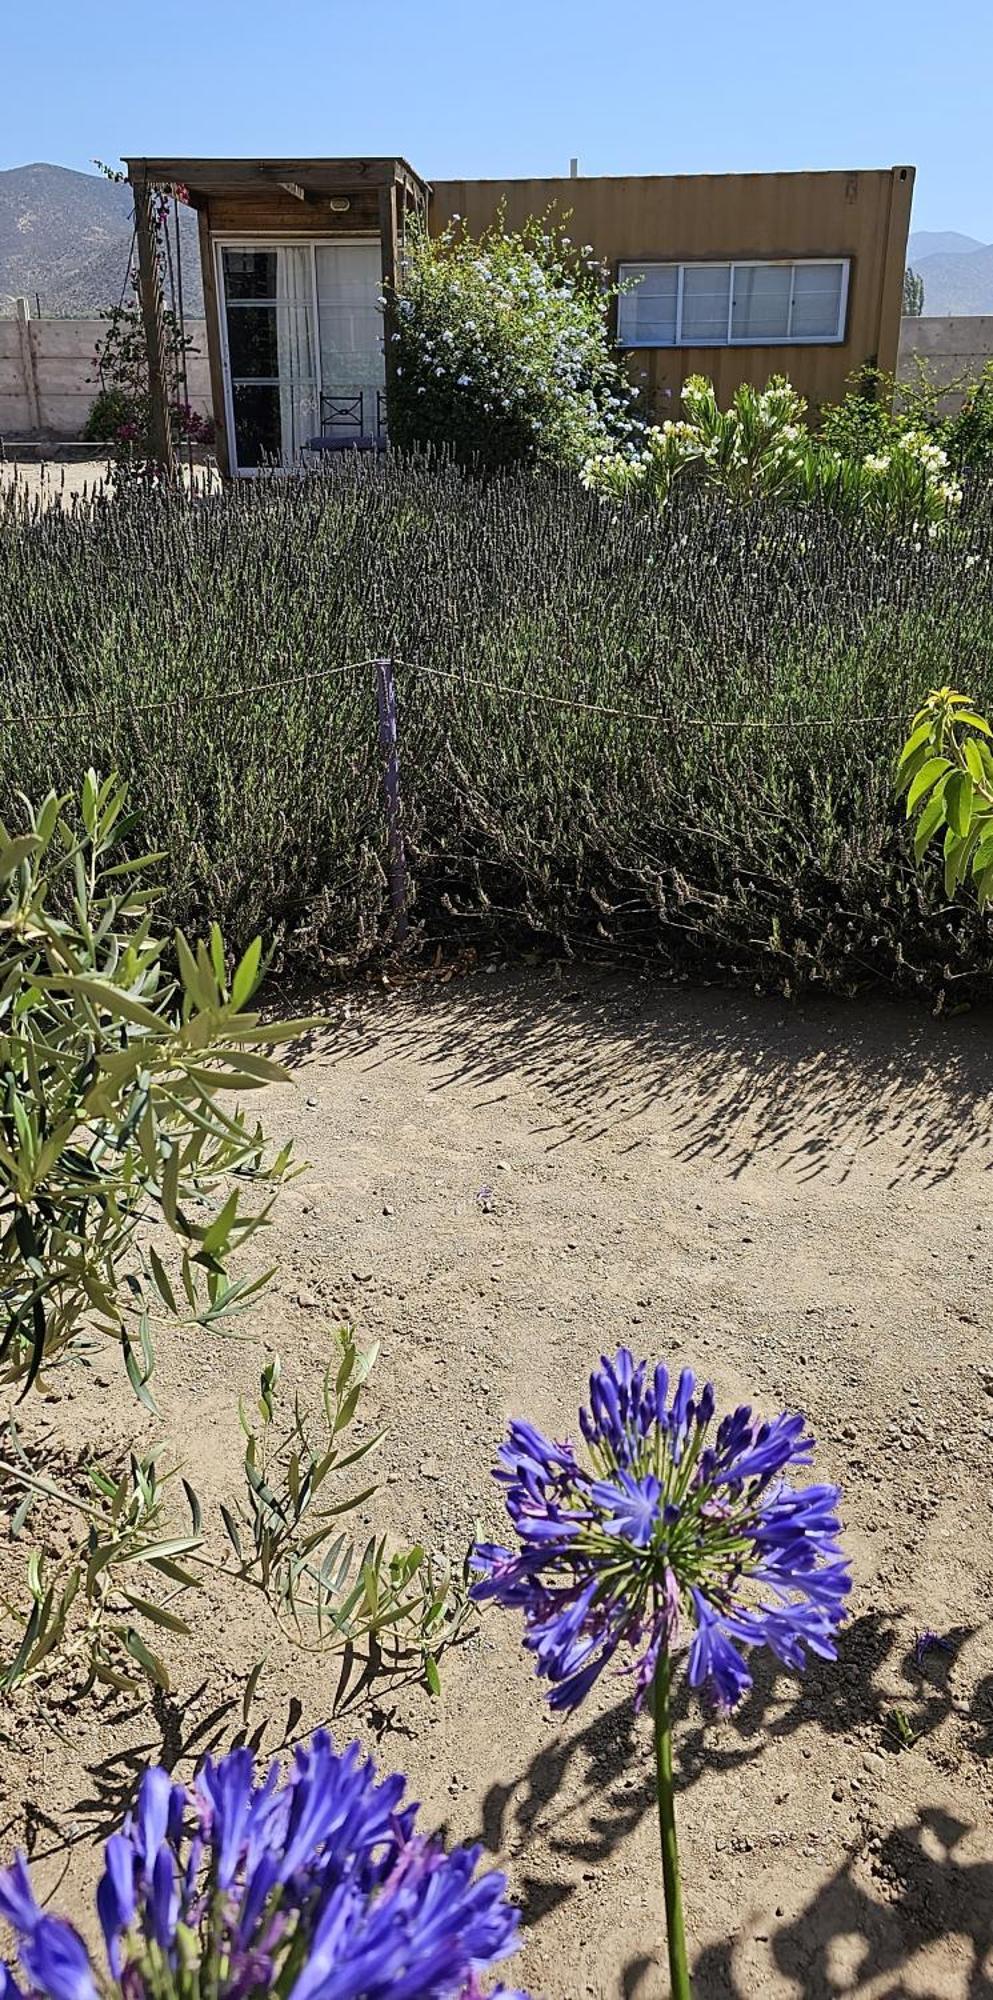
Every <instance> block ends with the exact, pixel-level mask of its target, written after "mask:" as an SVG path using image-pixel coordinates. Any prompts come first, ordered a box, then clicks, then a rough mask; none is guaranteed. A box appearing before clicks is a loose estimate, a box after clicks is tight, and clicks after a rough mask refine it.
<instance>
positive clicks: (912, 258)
mask: <svg viewBox="0 0 993 2000" xmlns="http://www.w3.org/2000/svg"><path fill="white" fill-rule="evenodd" d="M907 262H908V264H909V265H910V266H911V269H912V270H914V271H916V272H917V275H918V277H919V278H923V280H924V311H925V312H926V313H933V314H945V313H993V243H980V242H979V240H978V238H977V237H975V236H962V235H960V233H959V231H958V230H957V229H915V230H913V231H912V232H911V236H910V241H909V243H908V244H907Z"/></svg>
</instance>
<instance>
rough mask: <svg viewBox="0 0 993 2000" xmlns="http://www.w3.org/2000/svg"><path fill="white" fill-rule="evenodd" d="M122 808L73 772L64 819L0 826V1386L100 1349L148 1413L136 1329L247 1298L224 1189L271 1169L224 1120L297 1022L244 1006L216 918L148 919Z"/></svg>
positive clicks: (258, 1281) (241, 1128)
mask: <svg viewBox="0 0 993 2000" xmlns="http://www.w3.org/2000/svg"><path fill="white" fill-rule="evenodd" d="M126 803H127V795H126V788H125V786H124V785H123V784H121V783H120V782H119V781H118V780H117V778H116V777H114V776H111V777H109V778H105V779H104V780H103V781H102V782H101V781H100V780H99V779H98V778H97V777H96V776H95V774H94V773H93V772H92V771H90V772H88V773H87V776H86V779H85V781H84V783H83V787H82V793H81V797H80V801H79V808H78V815H77V813H73V812H70V811H69V810H68V799H67V798H66V797H65V796H60V795H58V794H57V793H55V792H50V793H49V794H48V796H47V798H45V799H44V800H43V801H42V803H41V805H40V806H38V807H37V808H36V807H34V806H31V805H30V804H28V803H27V802H25V807H24V822H25V829H26V830H25V831H24V832H21V833H17V834H12V833H10V832H9V831H8V829H7V828H6V827H5V826H3V825H2V824H0V891H2V893H4V894H5V897H6V902H5V905H4V906H2V907H0V1069H2V1095H0V1315H2V1317H0V1382H5V1383H7V1384H17V1385H19V1386H20V1387H21V1390H22V1393H23V1392H25V1391H27V1390H28V1389H30V1387H31V1386H32V1384H33V1383H35V1382H36V1381H37V1380H38V1378H39V1376H40V1374H41V1371H42V1369H43V1368H45V1369H49V1370H50V1369H51V1368H52V1367H53V1366H54V1365H55V1364H57V1363H59V1362H61V1361H64V1360H65V1359H66V1358H67V1356H68V1355H69V1353H70V1352H71V1351H73V1350H77V1351H79V1350H80V1348H81V1347H85V1346H86V1344H87V1343H89V1344H93V1343H99V1342H102V1341H106V1340H110V1341H113V1342H114V1343H116V1344H117V1345H118V1346H119V1347H120V1348H121V1351H122V1354H123V1358H124V1362H125V1365H126V1367H127V1370H128V1374H129V1376H130V1378H131V1381H132V1384H133V1386H134V1388H135V1390H136V1391H137V1393H138V1394H139V1395H141V1396H142V1398H143V1399H144V1400H146V1401H150V1397H149V1392H148V1389H147V1383H148V1379H149V1377H150V1375H151V1372H152V1366H153V1360H154V1346H153V1335H152V1325H153V1319H154V1317H155V1316H156V1315H160V1316H161V1315H164V1316H165V1317H166V1318H169V1317H174V1316H179V1315H183V1316H185V1317H187V1318H189V1319H191V1320H194V1321H196V1322H197V1323H198V1324H199V1325H201V1326H205V1327H207V1326H213V1325H215V1324H216V1323H217V1322H218V1321H219V1320H221V1319H222V1318H223V1317H224V1316H225V1315H227V1314H228V1313H229V1312H231V1311H232V1310H233V1309H234V1308H236V1307H238V1306H242V1305H244V1304H245V1302H246V1301H247V1300H248V1299H249V1298H252V1297H253V1296H254V1295H255V1294H256V1293H257V1292H258V1291H259V1290H260V1289H261V1287H262V1286H264V1284H265V1283H266V1276H267V1275H268V1274H266V1276H262V1277H255V1278H253V1279H247V1278H240V1279H236V1280H234V1281H232V1280H231V1279H229V1277H228V1262H229V1259H230V1258H231V1256H232V1254H233V1253H234V1252H235V1251H236V1250H238V1249H239V1248H240V1247H241V1245H243V1244H244V1243H245V1241H246V1240H247V1239H248V1238H249V1237H250V1236H252V1235H254V1233H255V1232H256V1231H257V1230H258V1229H260V1228H261V1227H262V1226H263V1224H264V1223H265V1222H266V1220H267V1218H268V1215H269V1211H270V1208H271V1198H270V1199H269V1200H267V1201H266V1202H264V1203H263V1205H262V1206H261V1207H258V1206H257V1207H255V1208H247V1207H246V1205H245V1189H246V1187H250V1186H252V1185H254V1184H256V1183H266V1184H267V1185H270V1186H275V1185H276V1184H278V1182H280V1181H281V1180H283V1179H284V1178H285V1176H286V1175H287V1174H288V1173H289V1172H290V1170H291V1152H290V1148H289V1147H288V1146H287V1147H284V1148H283V1149H282V1150H281V1151H280V1152H278V1153H276V1154H274V1155H270V1154H269V1153H268V1152H267V1149H266V1142H265V1139H264V1136H263V1133H262V1130H261V1127H260V1126H259V1125H258V1124H255V1123H249V1121H248V1120H247V1118H246V1117H245V1115H244V1113H243V1112H242V1111H240V1110H239V1109H237V1108H236V1107H235V1108H229V1105H230V1093H232V1092H237V1091H239V1090H243V1089H244V1090H253V1089H256V1088H258V1086H259V1085H260V1084H266V1083H271V1082H278V1081H280V1080H282V1078H283V1076H284V1074H285V1072H284V1071H283V1070H282V1069H281V1068H280V1066H279V1065H278V1064H277V1063H275V1062H273V1061H272V1059H271V1057H270V1056H269V1055H268V1054H266V1053H265V1051H266V1050H267V1049H268V1048H269V1047H270V1046H271V1045H273V1044H275V1043H280V1042H286V1041H288V1040H289V1039H290V1038H291V1037H292V1036H293V1034H294V1033H296V1032H297V1030H298V1028H299V1027H300V1025H301V1024H300V1023H294V1022H279V1023H275V1024H272V1023H263V1021H262V1020H261V1017H260V1015H259V1014H258V1013H257V1012H254V1011H252V1010H251V1009H250V1006H249V1003H250V1001H251V998H252V995H253V993H254V991H255V988H256V986H257V984H258V981H259V977H260V972H261V969H262V947H261V943H260V941H259V940H258V939H256V940H255V941H254V943H253V944H251V945H249V947H248V949H247V951H246V952H245V953H244V956H243V957H242V959H241V960H240V962H239V963H238V965H237V966H235V967H231V966H230V965H229V963H228V961H227V959H226V956H225V952H224V946H223V943H222V940H221V935H220V932H219V931H218V929H217V927H216V925H215V926H214V927H213V929H212V931H211V936H210V942H209V944H202V943H201V944H198V945H190V944H189V943H188V942H187V940H186V938H185V937H184V936H183V935H182V933H181V932H179V931H177V932H176V934H175V937H174V939H173V940H170V939H169V938H168V936H167V934H166V933H165V932H164V930H162V929H161V928H159V927H158V926H157V925H156V922H155V902H156V891H155V890H154V889H153V888H151V887H150V886H149V870H150V869H151V868H152V867H153V866H154V864H155V863H156V862H157V861H159V860H161V858H162V857H161V856H160V855H142V856H139V857H137V858H133V859H125V858H122V857H123V856H124V855H125V854H126V853H127V848H126V846H125V842H126V840H127V838H128V836H129V835H131V834H132V833H133V828H134V822H133V820H132V819H130V818H129V817H128V815H127V813H126ZM131 851H132V853H133V846H132V850H131ZM170 952H171V953H172V954H174V960H175V965H176V971H175V972H173V971H171V970H170V969H169V968H168V965H167V959H168V956H169V955H170ZM232 1177H234V1179H233V1180H232ZM139 1224H140V1225H142V1240H141V1242H140V1243H139V1240H138V1229H139ZM155 1225H161V1226H162V1235H161V1236H160V1241H161V1242H162V1246H163V1247H162V1251H160V1250H159V1249H158V1248H157V1247H156V1246H155V1244H154V1242H152V1241H151V1240H149V1237H148V1232H149V1229H150V1228H152V1229H153V1230H154V1227H155ZM168 1238H171V1239H172V1246H173V1249H174V1251H175V1253H176V1254H175V1255H174V1256H173V1255H171V1254H170V1251H169V1249H168V1248H167V1242H166V1239H168ZM170 1267H171V1268H170Z"/></svg>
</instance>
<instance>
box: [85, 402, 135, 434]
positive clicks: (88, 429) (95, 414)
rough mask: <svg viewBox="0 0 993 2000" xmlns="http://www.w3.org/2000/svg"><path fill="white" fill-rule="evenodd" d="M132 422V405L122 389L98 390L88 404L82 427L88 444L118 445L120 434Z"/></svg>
mask: <svg viewBox="0 0 993 2000" xmlns="http://www.w3.org/2000/svg"><path fill="white" fill-rule="evenodd" d="M133 422H134V404H133V402H132V400H131V398H130V397H129V396H128V395H127V393H126V391H125V390H124V389H100V390H98V392H97V394H96V395H95V396H94V398H93V401H92V403H91V404H90V410H89V415H88V417H87V419H86V422H85V424H84V425H83V432H82V434H83V437H84V438H85V439H86V441H87V443H89V444H119V443H120V441H121V434H122V432H123V431H124V430H125V429H126V427H127V426H128V425H129V424H131V423H133Z"/></svg>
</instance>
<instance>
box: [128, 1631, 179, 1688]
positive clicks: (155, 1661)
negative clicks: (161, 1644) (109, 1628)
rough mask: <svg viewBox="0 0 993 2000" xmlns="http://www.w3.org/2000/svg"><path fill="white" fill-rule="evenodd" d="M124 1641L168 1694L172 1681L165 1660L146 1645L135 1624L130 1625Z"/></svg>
mask: <svg viewBox="0 0 993 2000" xmlns="http://www.w3.org/2000/svg"><path fill="white" fill-rule="evenodd" d="M124 1643H125V1645H126V1647H127V1649H128V1652H129V1653H130V1655H131V1658H132V1659H133V1660H137V1662H138V1665H139V1666H140V1667H143V1668H144V1670H145V1672H146V1674H148V1676H149V1678H150V1679H151V1680H153V1681H154V1682H155V1683H156V1685H157V1686H158V1687H160V1688H162V1689H163V1690H164V1692H165V1693H166V1694H168V1693H169V1691H170V1686H171V1683H170V1680H169V1674H168V1671H167V1669H166V1666H165V1662H164V1661H163V1660H160V1658H159V1656H158V1654H157V1653H153V1651H152V1649H151V1647H150V1646H146V1644H145V1641H144V1639H143V1638H142V1636H141V1633H140V1632H136V1631H135V1629H134V1626H133V1625H129V1626H128V1628H127V1631H126V1633H125V1638H124Z"/></svg>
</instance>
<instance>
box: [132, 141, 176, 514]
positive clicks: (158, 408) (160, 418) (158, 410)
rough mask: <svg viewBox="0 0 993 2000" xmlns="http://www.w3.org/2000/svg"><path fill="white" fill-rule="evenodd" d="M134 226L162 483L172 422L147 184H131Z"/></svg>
mask: <svg viewBox="0 0 993 2000" xmlns="http://www.w3.org/2000/svg"><path fill="white" fill-rule="evenodd" d="M133 187H134V222H135V236H136V239H137V244H138V280H139V288H140V291H141V313H142V319H143V321H144V325H145V352H146V355H147V358H148V401H149V432H150V435H149V440H148V442H149V449H150V451H151V455H152V458H153V459H154V461H155V463H156V465H158V466H159V467H161V470H162V476H163V478H165V479H170V480H171V479H173V478H174V477H175V471H176V461H175V454H174V452H173V448H172V418H171V415H170V411H169V388H168V382H167V379H166V352H165V332H164V328H163V324H162V273H161V270H160V268H159V255H158V248H157V245H156V241H155V222H154V219H153V215H152V190H151V188H150V187H149V184H148V182H147V181H146V180H144V179H141V180H137V181H135V182H134V183H133Z"/></svg>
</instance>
